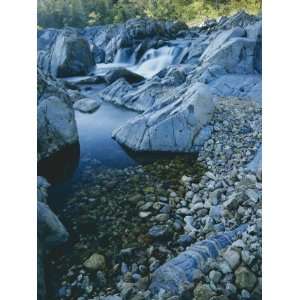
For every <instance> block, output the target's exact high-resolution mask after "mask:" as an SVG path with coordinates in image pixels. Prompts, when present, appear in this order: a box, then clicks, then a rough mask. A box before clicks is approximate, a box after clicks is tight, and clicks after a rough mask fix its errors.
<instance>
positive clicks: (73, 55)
mask: <svg viewBox="0 0 300 300" xmlns="http://www.w3.org/2000/svg"><path fill="white" fill-rule="evenodd" d="M38 66H39V67H40V68H41V69H42V70H43V71H44V72H45V73H46V74H51V75H52V76H54V77H69V76H84V75H87V74H88V73H89V71H90V70H91V69H92V68H93V67H94V66H95V61H94V57H93V54H92V52H91V49H90V45H89V43H88V41H87V40H86V39H85V38H84V37H82V36H79V35H78V33H77V32H76V31H75V30H72V29H69V28H68V29H65V30H63V31H61V32H60V33H59V34H58V36H57V37H56V39H55V43H54V44H53V46H52V47H50V49H48V50H46V51H39V53H38Z"/></svg>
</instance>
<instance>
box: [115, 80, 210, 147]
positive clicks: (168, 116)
mask: <svg viewBox="0 0 300 300" xmlns="http://www.w3.org/2000/svg"><path fill="white" fill-rule="evenodd" d="M213 111H214V102H213V97H212V95H211V93H210V91H209V89H208V87H207V86H206V85H204V84H202V83H196V84H194V85H192V86H191V87H189V88H187V89H186V90H185V91H184V92H183V93H182V95H180V96H179V97H178V96H177V95H176V94H175V95H173V96H172V97H170V98H168V99H166V100H165V101H164V102H163V103H160V104H158V105H155V106H154V107H152V108H151V109H149V110H147V111H145V113H143V114H142V115H139V116H137V117H136V118H134V119H132V120H130V121H129V122H127V123H126V124H125V125H124V126H122V127H121V128H119V129H117V130H115V131H114V132H113V137H114V138H115V139H116V140H117V141H118V142H119V143H121V144H123V145H125V146H127V147H129V148H130V149H132V150H136V151H171V152H191V151H196V150H197V149H198V147H199V146H200V145H197V144H195V141H197V137H198V136H199V135H200V134H201V130H202V129H203V128H204V127H205V125H206V124H207V123H208V122H209V120H210V119H211V116H212V113H213Z"/></svg>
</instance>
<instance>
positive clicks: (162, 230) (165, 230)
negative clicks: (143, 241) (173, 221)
mask: <svg viewBox="0 0 300 300" xmlns="http://www.w3.org/2000/svg"><path fill="white" fill-rule="evenodd" d="M148 235H149V236H150V237H151V238H153V239H154V240H167V239H169V238H170V236H171V231H170V228H169V226H167V225H155V226H153V227H151V228H150V229H149V231H148Z"/></svg>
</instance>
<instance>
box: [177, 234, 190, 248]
mask: <svg viewBox="0 0 300 300" xmlns="http://www.w3.org/2000/svg"><path fill="white" fill-rule="evenodd" d="M192 241H193V238H192V237H191V236H190V235H188V234H182V235H180V236H179V238H178V240H177V243H178V244H179V245H181V246H183V247H186V246H189V245H190V244H191V243H192Z"/></svg>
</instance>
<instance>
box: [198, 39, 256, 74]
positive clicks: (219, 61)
mask: <svg viewBox="0 0 300 300" xmlns="http://www.w3.org/2000/svg"><path fill="white" fill-rule="evenodd" d="M209 47H210V46H209ZM255 47H256V41H254V40H251V39H247V38H242V37H234V38H230V39H229V40H228V41H227V42H225V43H224V44H222V45H221V46H220V47H219V48H217V49H212V51H211V52H210V51H208V52H207V53H204V54H203V55H202V56H201V58H200V60H201V66H202V67H203V68H205V67H208V66H210V65H219V66H222V67H224V69H225V70H226V71H227V72H228V73H239V74H249V73H250V74H251V73H253V72H254V70H255V69H254V65H255V64H254V50H255Z"/></svg>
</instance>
